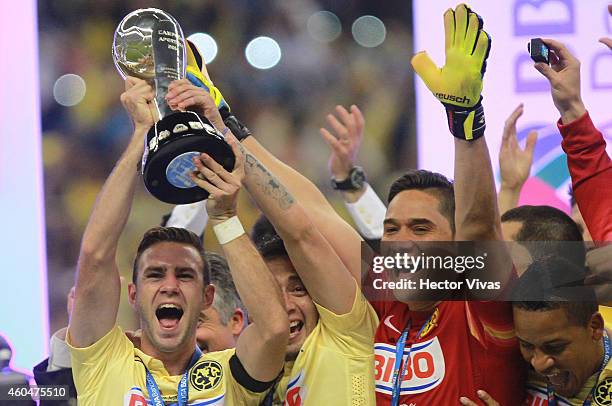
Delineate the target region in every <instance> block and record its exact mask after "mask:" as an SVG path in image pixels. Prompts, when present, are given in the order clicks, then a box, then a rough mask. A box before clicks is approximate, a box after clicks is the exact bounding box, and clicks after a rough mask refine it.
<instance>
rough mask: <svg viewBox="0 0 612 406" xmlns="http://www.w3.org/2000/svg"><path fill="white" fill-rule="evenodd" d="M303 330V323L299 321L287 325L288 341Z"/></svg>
mask: <svg viewBox="0 0 612 406" xmlns="http://www.w3.org/2000/svg"><path fill="white" fill-rule="evenodd" d="M303 328H304V322H303V321H300V320H294V321H292V322H290V323H289V341H291V340H293V339H294V338H295V337H297V336H298V335H299V334H300V332H301V331H302V329H303Z"/></svg>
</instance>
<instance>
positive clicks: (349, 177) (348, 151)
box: [319, 105, 387, 240]
mask: <svg viewBox="0 0 612 406" xmlns="http://www.w3.org/2000/svg"><path fill="white" fill-rule="evenodd" d="M336 115H337V116H338V117H336ZM336 115H334V114H331V113H330V114H328V115H327V123H328V124H329V127H330V129H331V130H328V129H326V128H321V129H320V130H319V132H320V133H321V136H322V137H323V140H324V141H325V142H326V143H327V145H328V146H329V148H330V150H331V154H330V156H329V171H330V172H331V175H332V179H333V183H334V184H335V185H336V186H335V188H337V189H338V190H339V191H340V192H341V193H342V199H343V200H344V205H345V206H346V209H347V210H348V212H349V214H350V215H351V217H352V218H353V221H354V222H355V225H356V226H357V229H358V230H359V232H360V233H361V234H362V235H363V236H364V237H365V238H368V239H371V240H375V239H380V238H381V237H382V235H383V221H384V220H385V213H386V211H387V208H386V207H385V204H384V203H383V202H382V201H381V200H380V198H379V197H378V196H377V195H376V192H375V191H374V189H372V187H371V186H370V185H369V184H368V183H367V182H366V181H365V173H364V174H363V176H364V178H362V179H355V178H354V177H355V176H357V177H358V176H359V174H358V172H357V170H358V169H357V167H356V166H355V161H356V159H357V153H358V152H359V147H360V146H361V141H362V140H363V130H364V125H365V120H364V118H363V115H362V114H361V111H360V110H359V108H358V107H357V106H355V105H352V106H351V109H350V113H349V112H348V111H347V110H346V109H345V108H344V107H342V106H336ZM359 169H360V168H359ZM360 170H363V169H360Z"/></svg>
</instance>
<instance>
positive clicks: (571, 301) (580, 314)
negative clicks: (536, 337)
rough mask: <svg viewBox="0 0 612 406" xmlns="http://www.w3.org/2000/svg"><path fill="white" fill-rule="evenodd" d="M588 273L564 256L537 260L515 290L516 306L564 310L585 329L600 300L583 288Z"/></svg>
mask: <svg viewBox="0 0 612 406" xmlns="http://www.w3.org/2000/svg"><path fill="white" fill-rule="evenodd" d="M585 276H586V270H585V267H584V266H579V265H576V264H575V263H572V262H571V261H568V260H567V259H565V258H562V257H547V258H539V259H536V260H535V261H534V262H533V263H532V264H531V265H530V266H529V268H527V271H526V272H525V273H524V274H523V275H522V276H521V277H520V278H519V280H518V282H517V284H516V286H515V288H514V289H513V293H512V299H513V301H514V302H513V306H514V307H516V308H518V309H521V310H526V311H550V310H555V309H564V310H565V312H566V314H567V317H568V320H570V321H571V322H572V323H574V324H576V325H579V326H582V327H586V326H587V325H588V323H589V320H591V317H592V316H593V314H594V313H595V312H597V310H598V304H597V298H596V296H595V292H594V290H593V289H592V288H591V287H590V286H585V285H584V278H585Z"/></svg>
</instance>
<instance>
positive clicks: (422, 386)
mask: <svg viewBox="0 0 612 406" xmlns="http://www.w3.org/2000/svg"><path fill="white" fill-rule="evenodd" d="M395 351H396V350H395V346H394V345H389V344H382V343H377V344H375V345H374V353H375V375H376V391H377V392H380V393H385V394H389V395H390V394H391V392H392V391H393V387H392V385H393V366H394V364H395ZM407 361H408V365H407V367H406V373H405V374H404V378H403V380H402V384H401V388H400V392H401V394H402V395H409V394H416V393H423V392H427V391H430V390H432V389H434V388H435V387H437V386H438V385H440V384H441V383H442V381H443V380H444V374H445V372H446V368H445V363H444V353H443V352H442V347H441V346H440V342H439V341H438V337H433V338H432V339H431V340H428V341H424V342H422V343H417V344H414V345H413V346H412V349H411V350H410V359H409V360H408V349H406V350H405V351H404V362H407Z"/></svg>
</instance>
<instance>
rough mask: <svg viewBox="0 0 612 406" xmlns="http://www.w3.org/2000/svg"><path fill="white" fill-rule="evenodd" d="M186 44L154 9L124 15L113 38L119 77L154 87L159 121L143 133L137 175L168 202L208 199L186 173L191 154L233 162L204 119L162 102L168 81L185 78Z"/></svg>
mask: <svg viewBox="0 0 612 406" xmlns="http://www.w3.org/2000/svg"><path fill="white" fill-rule="evenodd" d="M186 46H190V45H188V44H187V42H186V41H185V37H184V36H183V30H182V29H181V27H180V25H179V24H178V22H177V21H176V20H175V19H174V17H172V16H171V15H170V14H168V13H166V12H165V11H162V10H159V9H155V8H147V9H139V10H136V11H133V12H131V13H130V14H128V15H127V16H125V17H124V18H123V20H122V21H121V22H120V23H119V25H118V26H117V29H116V30H115V38H114V41H113V60H114V61H115V66H116V67H117V70H118V71H119V73H120V74H121V76H122V77H123V78H124V79H125V78H126V77H127V76H132V77H136V78H139V79H143V80H146V81H147V82H149V84H151V86H153V87H154V89H155V101H154V102H155V105H156V107H157V110H158V112H159V117H160V120H159V121H158V122H157V123H155V125H154V126H153V127H151V129H150V130H149V132H148V133H147V137H146V139H145V152H144V155H143V157H142V174H143V178H144V183H145V186H146V187H147V190H149V192H150V193H151V194H152V195H153V196H155V197H156V198H158V199H159V200H161V201H163V202H166V203H172V204H185V203H193V202H197V201H200V200H204V199H206V198H207V197H208V192H206V191H205V190H203V189H201V188H199V187H198V186H197V185H196V184H195V183H193V181H192V180H191V178H190V177H189V173H190V172H192V171H194V170H195V166H194V164H193V162H192V158H193V157H194V156H196V155H199V154H200V153H202V152H206V153H207V154H208V155H210V156H211V157H212V158H213V159H215V160H216V161H217V162H218V163H220V164H221V165H222V166H223V167H224V168H225V169H227V170H230V171H231V170H232V168H233V166H234V155H233V152H232V150H231V148H230V146H229V145H228V144H227V143H226V142H225V140H224V138H223V135H222V134H221V133H219V131H217V129H216V128H215V127H214V126H213V125H212V124H211V123H210V121H209V120H208V119H207V118H206V117H200V116H198V115H197V114H196V113H194V112H191V111H174V110H172V109H171V108H170V106H168V103H167V102H166V99H165V97H166V94H167V93H168V86H169V85H170V83H171V82H172V81H174V80H178V79H183V78H185V70H186V60H187V57H186V50H185V47H186Z"/></svg>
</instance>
